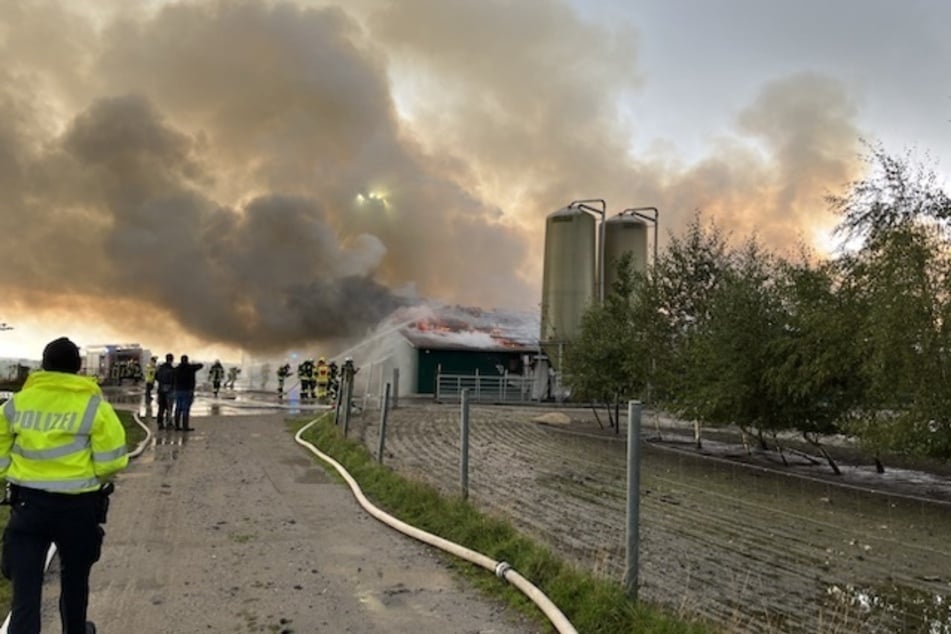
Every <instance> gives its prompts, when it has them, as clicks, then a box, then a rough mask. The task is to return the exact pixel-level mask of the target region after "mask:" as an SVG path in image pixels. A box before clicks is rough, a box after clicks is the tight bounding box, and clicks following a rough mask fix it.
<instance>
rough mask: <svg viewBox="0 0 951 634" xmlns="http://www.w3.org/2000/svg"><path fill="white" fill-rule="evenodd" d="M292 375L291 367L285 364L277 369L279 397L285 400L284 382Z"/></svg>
mask: <svg viewBox="0 0 951 634" xmlns="http://www.w3.org/2000/svg"><path fill="white" fill-rule="evenodd" d="M290 375H291V366H290V364H289V363H285V364H284V365H282V366H281V367H279V368H278V369H277V397H278V398H284V381H286V380H287V377H289V376H290Z"/></svg>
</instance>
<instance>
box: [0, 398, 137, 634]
mask: <svg viewBox="0 0 951 634" xmlns="http://www.w3.org/2000/svg"><path fill="white" fill-rule="evenodd" d="M132 417H133V418H134V419H135V422H136V423H137V424H138V425H139V427H141V428H142V429H144V430H145V438H143V439H142V441H141V442H140V443H139V444H138V446H136V448H135V449H134V450H132V451H130V452H129V458H138V457H139V456H141V455H142V452H143V451H145V448H146V447H147V446H148V444H149V441H150V440H151V439H152V430H150V429H149V426H148V425H146V424H145V423H143V422H142V420H141V419H140V418H139V414H138V413H137V412H133V414H132ZM55 555H56V544H51V545H50V549H49V550H48V551H46V564H45V565H44V566H43V570H44V571H45V570H49V567H50V564H51V563H52V562H53V557H54V556H55ZM11 616H12V613H9V612H8V613H7V618H5V619H4V620H3V625H0V634H7V629H8V628H9V627H10V617H11Z"/></svg>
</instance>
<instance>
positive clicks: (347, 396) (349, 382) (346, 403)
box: [338, 376, 354, 438]
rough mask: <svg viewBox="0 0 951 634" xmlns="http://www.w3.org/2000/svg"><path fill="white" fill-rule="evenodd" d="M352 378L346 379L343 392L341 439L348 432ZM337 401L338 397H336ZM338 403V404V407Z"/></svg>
mask: <svg viewBox="0 0 951 634" xmlns="http://www.w3.org/2000/svg"><path fill="white" fill-rule="evenodd" d="M353 379H354V377H353V376H350V377H348V378H347V389H346V390H344V392H343V396H344V399H343V404H342V406H343V437H344V438H346V437H347V432H348V431H350V410H351V409H352V408H351V407H350V402H351V401H352V400H353ZM338 400H339V397H338ZM339 405H340V403H338V406H339Z"/></svg>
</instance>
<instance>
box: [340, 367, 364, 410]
mask: <svg viewBox="0 0 951 634" xmlns="http://www.w3.org/2000/svg"><path fill="white" fill-rule="evenodd" d="M359 371H360V370H359V368H357V367H356V366H354V365H353V357H347V358H346V359H344V360H343V366H342V367H341V368H340V386H341V389H343V390H344V391H348V392H349V393H350V394H353V377H355V376H356V375H357V372H359ZM347 386H350V387H347ZM344 398H345V397H344ZM350 405H351V404H350V403H347V407H350Z"/></svg>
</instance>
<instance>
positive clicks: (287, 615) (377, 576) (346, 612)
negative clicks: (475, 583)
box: [44, 415, 539, 634]
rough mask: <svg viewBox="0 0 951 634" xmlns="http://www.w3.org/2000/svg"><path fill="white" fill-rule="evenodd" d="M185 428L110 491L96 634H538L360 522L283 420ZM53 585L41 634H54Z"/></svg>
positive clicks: (214, 421)
mask: <svg viewBox="0 0 951 634" xmlns="http://www.w3.org/2000/svg"><path fill="white" fill-rule="evenodd" d="M193 424H194V425H195V426H196V427H197V431H195V432H192V433H190V434H183V433H181V432H162V433H161V434H160V435H159V436H158V438H157V439H156V441H157V442H156V444H155V445H154V446H153V447H151V448H150V449H149V450H147V451H146V452H145V453H144V454H143V456H142V457H141V458H139V459H138V460H137V461H136V462H135V463H134V464H132V466H131V467H130V468H129V469H128V471H127V472H125V473H124V474H122V476H121V477H120V479H119V483H118V487H117V492H116V495H115V496H114V498H113V504H112V509H111V511H110V516H109V521H108V523H107V525H106V531H107V535H106V542H105V546H104V549H103V555H102V559H101V561H100V562H99V563H98V564H97V565H96V566H95V567H94V569H93V574H92V595H91V598H90V618H91V619H92V620H94V621H96V622H97V624H98V625H99V631H100V632H102V633H103V634H110V633H117V632H136V633H137V634H187V633H192V632H209V633H214V634H218V633H222V632H273V633H278V632H280V633H285V634H287V633H291V632H294V633H298V634H304V633H306V634H312V633H315V632H328V633H329V632H333V633H335V634H336V633H340V632H354V633H360V634H363V633H374V632H378V633H381V634H382V633H386V634H391V633H393V632H397V633H399V632H403V633H406V634H446V633H447V632H450V633H453V632H458V633H471V634H475V633H479V632H481V633H484V634H488V633H493V634H523V633H526V632H528V633H531V632H536V631H538V629H539V628H538V627H536V626H533V625H531V624H527V623H525V622H524V621H523V620H522V619H520V618H519V617H518V616H515V615H513V614H512V613H510V612H508V611H506V610H504V609H502V608H500V607H499V606H498V605H496V604H494V603H492V602H490V601H489V600H487V599H484V598H482V597H480V595H479V594H478V593H477V592H476V591H474V590H471V589H469V588H467V587H465V586H464V585H462V584H461V583H460V582H459V581H458V580H457V579H456V577H455V576H454V575H453V574H452V573H451V572H450V571H449V570H448V569H447V567H446V565H445V562H444V560H443V559H442V558H441V557H440V556H439V555H437V554H436V553H435V552H434V551H433V550H432V549H431V548H429V547H427V546H425V545H423V544H420V543H418V542H416V541H413V540H411V539H410V538H407V537H405V536H403V535H401V534H400V533H397V532H395V531H393V530H392V529H391V528H389V527H387V526H385V525H384V524H381V523H380V522H378V521H377V520H375V519H373V518H371V517H369V516H368V515H367V514H366V513H365V512H364V511H363V510H362V509H361V508H360V507H359V506H358V505H357V503H356V502H355V500H354V499H353V496H352V495H351V493H350V490H349V489H348V488H347V487H346V486H345V485H343V484H341V483H340V482H338V481H334V480H331V478H330V477H329V476H328V475H327V474H326V473H325V472H324V470H323V469H322V468H321V467H319V466H317V465H316V464H315V463H314V461H313V460H312V459H311V457H310V454H309V453H307V452H306V450H304V449H303V448H302V447H300V446H298V445H297V444H296V443H295V442H294V440H293V437H292V435H291V434H289V433H288V431H287V429H286V427H285V425H284V423H283V416H281V415H274V416H250V417H247V416H239V417H200V418H195V419H193ZM51 572H53V573H54V575H55V572H56V571H55V570H53V571H51ZM487 574H489V573H487ZM50 584H51V585H50V586H49V587H48V588H47V589H46V590H45V592H44V600H45V606H44V607H45V609H44V614H45V616H44V631H50V632H56V631H59V624H58V620H57V619H58V617H57V613H56V606H55V601H56V598H57V597H58V591H57V588H56V587H55V586H56V581H55V577H53V576H52V575H51V578H50Z"/></svg>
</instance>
